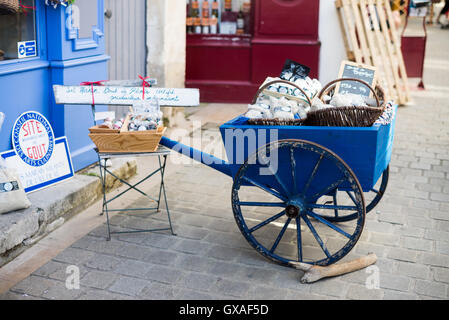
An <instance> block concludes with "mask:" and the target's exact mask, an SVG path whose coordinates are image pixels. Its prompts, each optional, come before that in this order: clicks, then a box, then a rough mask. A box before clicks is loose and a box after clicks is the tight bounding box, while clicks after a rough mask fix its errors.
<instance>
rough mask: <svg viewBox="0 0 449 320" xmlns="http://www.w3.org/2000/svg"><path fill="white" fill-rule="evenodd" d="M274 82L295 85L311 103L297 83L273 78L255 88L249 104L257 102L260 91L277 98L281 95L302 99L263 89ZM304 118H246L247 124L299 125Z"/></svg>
mask: <svg viewBox="0 0 449 320" xmlns="http://www.w3.org/2000/svg"><path fill="white" fill-rule="evenodd" d="M274 83H284V84H288V85H290V86H292V87H295V88H297V89H299V91H301V92H302V94H303V95H304V96H305V97H306V99H307V103H308V104H309V105H311V104H312V103H311V101H310V99H309V97H308V96H307V94H306V93H305V92H304V90H302V89H301V88H300V87H299V86H298V85H296V84H295V83H293V82H290V81H287V80H274V81H269V82H267V83H265V84H264V85H262V86H261V87H260V88H259V90H257V92H256V94H255V95H254V98H253V101H252V102H251V104H255V103H256V102H257V99H258V98H259V95H260V94H261V93H264V94H266V95H271V96H275V97H277V98H281V97H286V98H288V99H293V100H297V101H304V100H302V99H300V98H298V97H295V96H291V95H288V94H283V93H278V92H273V91H269V90H265V89H266V88H268V87H269V86H271V85H272V84H274ZM305 120H306V119H288V120H282V119H278V118H273V119H263V118H261V119H249V120H248V124H250V125H259V126H300V125H302V124H303V123H304V121H305Z"/></svg>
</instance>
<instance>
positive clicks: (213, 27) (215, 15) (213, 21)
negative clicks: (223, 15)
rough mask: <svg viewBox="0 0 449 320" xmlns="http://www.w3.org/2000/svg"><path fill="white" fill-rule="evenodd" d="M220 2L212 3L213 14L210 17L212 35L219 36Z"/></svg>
mask: <svg viewBox="0 0 449 320" xmlns="http://www.w3.org/2000/svg"><path fill="white" fill-rule="evenodd" d="M218 10H219V9H218V2H217V0H214V2H212V14H211V17H210V21H209V22H210V33H212V34H217V33H218V12H219V11H218Z"/></svg>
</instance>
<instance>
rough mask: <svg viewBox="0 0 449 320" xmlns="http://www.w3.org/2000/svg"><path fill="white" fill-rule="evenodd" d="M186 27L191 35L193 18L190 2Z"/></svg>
mask: <svg viewBox="0 0 449 320" xmlns="http://www.w3.org/2000/svg"><path fill="white" fill-rule="evenodd" d="M186 27H187V28H186V30H187V33H189V34H190V33H193V17H192V15H191V13H190V5H189V2H188V1H187V16H186Z"/></svg>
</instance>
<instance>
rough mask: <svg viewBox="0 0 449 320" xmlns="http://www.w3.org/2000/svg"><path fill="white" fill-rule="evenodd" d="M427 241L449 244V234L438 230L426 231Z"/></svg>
mask: <svg viewBox="0 0 449 320" xmlns="http://www.w3.org/2000/svg"><path fill="white" fill-rule="evenodd" d="M424 238H425V239H430V240H438V241H446V242H449V232H445V231H438V230H426V234H425V236H424Z"/></svg>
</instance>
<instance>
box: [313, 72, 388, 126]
mask: <svg viewBox="0 0 449 320" xmlns="http://www.w3.org/2000/svg"><path fill="white" fill-rule="evenodd" d="M341 81H356V82H360V83H362V84H364V85H366V86H367V87H368V88H369V89H370V90H371V92H372V93H373V95H374V98H375V99H376V103H377V107H365V106H360V107H357V106H356V107H354V106H347V107H332V108H325V109H321V110H315V111H310V112H309V113H308V114H307V119H306V121H305V123H304V124H305V125H307V126H332V127H370V126H372V125H373V123H374V122H375V121H376V120H377V119H378V118H379V117H380V116H381V114H382V113H383V112H384V110H385V101H384V100H385V94H384V92H383V90H382V88H381V87H380V86H376V90H374V89H373V88H372V87H371V86H370V85H369V84H368V83H367V82H365V81H363V80H360V79H355V78H340V79H336V80H334V81H331V82H329V83H328V84H327V85H326V86H324V88H323V89H322V90H321V92H320V93H319V94H318V98H319V99H322V97H323V96H324V95H325V94H328V93H329V92H330V91H331V90H333V89H335V86H336V84H337V83H338V82H341Z"/></svg>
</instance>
